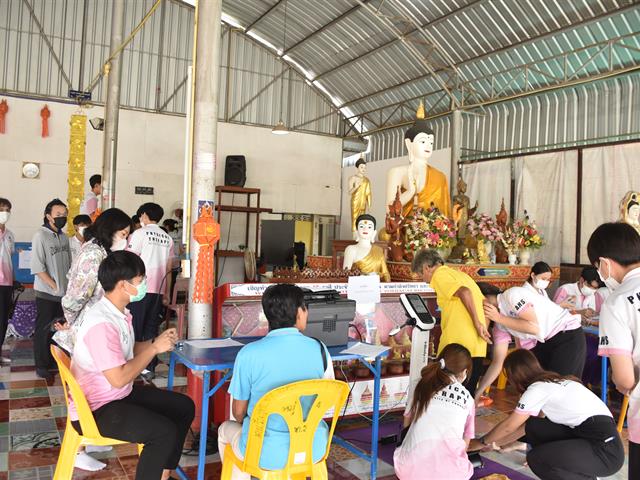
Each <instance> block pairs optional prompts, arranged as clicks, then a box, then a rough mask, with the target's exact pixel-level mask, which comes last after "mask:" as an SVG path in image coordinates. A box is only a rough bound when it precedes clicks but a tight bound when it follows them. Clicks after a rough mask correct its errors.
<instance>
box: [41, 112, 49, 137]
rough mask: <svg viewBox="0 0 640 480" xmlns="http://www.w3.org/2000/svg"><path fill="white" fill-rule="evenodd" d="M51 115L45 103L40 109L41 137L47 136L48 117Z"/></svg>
mask: <svg viewBox="0 0 640 480" xmlns="http://www.w3.org/2000/svg"><path fill="white" fill-rule="evenodd" d="M50 116H51V111H50V110H49V107H47V105H45V106H44V107H42V110H40V118H42V138H45V137H48V136H49V117H50Z"/></svg>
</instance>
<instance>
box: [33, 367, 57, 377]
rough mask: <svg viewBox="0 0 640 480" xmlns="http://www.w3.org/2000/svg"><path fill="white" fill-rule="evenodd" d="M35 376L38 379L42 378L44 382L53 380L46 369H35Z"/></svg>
mask: <svg viewBox="0 0 640 480" xmlns="http://www.w3.org/2000/svg"><path fill="white" fill-rule="evenodd" d="M36 375H37V376H38V377H40V378H44V379H45V380H50V379H52V378H53V374H52V373H51V372H50V371H49V370H47V369H46V368H36Z"/></svg>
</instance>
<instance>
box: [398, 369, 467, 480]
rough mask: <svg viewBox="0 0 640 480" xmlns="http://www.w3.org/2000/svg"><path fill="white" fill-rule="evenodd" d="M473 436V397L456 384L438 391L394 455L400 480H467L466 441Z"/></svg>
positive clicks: (414, 421) (414, 422) (460, 385)
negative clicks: (445, 479) (449, 479)
mask: <svg viewBox="0 0 640 480" xmlns="http://www.w3.org/2000/svg"><path fill="white" fill-rule="evenodd" d="M474 436H475V404H474V401H473V397H472V396H471V395H470V394H469V392H468V391H467V389H466V388H464V387H463V386H462V384H461V383H459V382H458V381H455V382H453V383H452V384H450V385H447V386H446V387H445V388H443V389H442V390H440V391H439V392H437V393H436V394H435V395H434V397H433V398H432V399H431V401H430V402H429V405H428V406H427V409H426V411H425V412H424V413H423V414H422V415H420V417H418V418H416V419H414V420H413V422H412V423H411V426H410V427H409V431H408V432H407V436H406V437H405V439H404V440H403V442H402V445H401V446H400V447H398V448H397V449H396V451H395V452H394V454H393V464H394V468H395V471H396V475H397V476H398V478H400V479H401V480H410V479H415V480H429V479H433V480H436V479H438V480H439V479H443V478H451V479H454V478H455V479H468V478H471V476H472V475H473V466H472V465H471V462H469V458H468V457H467V451H466V450H467V446H466V443H465V439H472V438H473V437H474Z"/></svg>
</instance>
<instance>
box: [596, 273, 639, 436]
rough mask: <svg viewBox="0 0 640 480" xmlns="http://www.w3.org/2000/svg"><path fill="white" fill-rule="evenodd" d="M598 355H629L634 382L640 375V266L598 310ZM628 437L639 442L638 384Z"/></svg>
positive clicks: (633, 393) (631, 396) (631, 399)
mask: <svg viewBox="0 0 640 480" xmlns="http://www.w3.org/2000/svg"><path fill="white" fill-rule="evenodd" d="M599 336H600V346H599V348H598V355H600V356H603V357H609V356H611V355H622V356H625V357H630V358H631V361H632V362H633V370H634V374H635V379H636V382H638V378H640V268H636V269H634V270H631V271H630V272H629V273H627V275H625V277H624V279H623V280H622V284H621V285H620V286H619V287H618V288H616V289H615V290H614V291H613V292H612V293H611V295H609V297H608V298H607V300H606V301H605V302H604V305H602V309H601V310H600V334H599ZM627 425H628V427H629V440H630V441H631V442H633V443H640V383H636V386H635V388H634V389H633V390H632V391H631V393H630V394H629V410H628V412H627Z"/></svg>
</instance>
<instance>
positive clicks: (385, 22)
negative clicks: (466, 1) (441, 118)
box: [357, 0, 468, 106]
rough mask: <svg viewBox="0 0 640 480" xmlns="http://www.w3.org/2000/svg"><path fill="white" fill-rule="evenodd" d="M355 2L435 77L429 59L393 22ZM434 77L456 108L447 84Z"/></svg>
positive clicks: (370, 7) (454, 99)
mask: <svg viewBox="0 0 640 480" xmlns="http://www.w3.org/2000/svg"><path fill="white" fill-rule="evenodd" d="M357 1H358V2H359V3H360V4H361V5H362V6H363V7H364V8H365V9H366V10H367V11H369V13H371V14H372V15H373V16H374V17H375V18H376V19H377V20H378V21H379V22H381V23H382V25H383V26H384V27H385V28H386V29H387V30H389V31H391V32H393V34H394V35H396V36H397V37H398V40H399V41H401V42H402V44H403V45H404V46H405V47H406V49H407V50H408V51H409V53H410V54H411V55H412V56H413V57H414V58H415V59H416V60H418V61H419V62H420V63H421V64H422V65H423V66H424V67H425V68H426V69H427V70H428V71H429V72H430V73H431V74H432V75H435V69H434V67H433V65H432V64H431V62H430V61H429V59H428V58H426V57H425V56H424V55H422V53H420V51H419V50H418V49H417V48H416V47H415V45H412V44H411V43H410V42H408V41H407V40H406V38H405V35H404V34H403V33H402V32H401V31H400V30H399V29H398V27H396V26H395V25H394V24H393V22H392V21H391V20H389V18H388V17H387V16H386V15H384V14H382V13H381V12H380V11H379V10H377V9H375V8H373V7H372V6H371V5H365V3H364V2H363V1H362V0H357ZM467 6H468V5H467ZM409 21H410V22H411V23H413V21H412V20H409ZM415 30H420V27H418V28H416V29H415ZM415 30H414V31H415ZM420 31H421V30H420ZM425 40H426V41H427V42H429V40H428V38H425ZM429 44H430V45H431V46H432V47H433V48H434V49H437V50H438V51H440V48H439V47H438V46H437V45H435V44H433V43H432V42H429ZM450 68H453V69H454V70H455V65H450ZM435 77H436V81H437V83H439V84H440V87H441V88H442V90H444V91H445V92H446V93H447V95H448V96H449V98H450V99H451V104H452V105H454V106H457V105H458V103H459V101H458V99H457V98H456V96H455V95H454V94H453V92H452V91H451V88H450V87H449V85H447V82H445V81H444V80H443V79H442V78H441V77H440V76H439V75H435Z"/></svg>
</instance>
